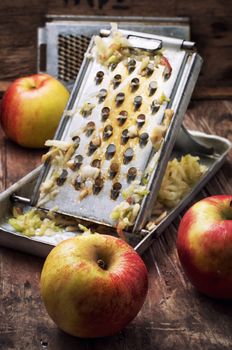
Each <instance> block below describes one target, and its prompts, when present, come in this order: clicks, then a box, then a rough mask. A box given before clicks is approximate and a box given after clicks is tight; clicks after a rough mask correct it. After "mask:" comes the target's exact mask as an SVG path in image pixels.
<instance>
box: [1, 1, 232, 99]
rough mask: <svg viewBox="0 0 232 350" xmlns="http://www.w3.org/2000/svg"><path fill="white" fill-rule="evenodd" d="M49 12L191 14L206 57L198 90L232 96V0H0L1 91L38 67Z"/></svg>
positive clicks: (193, 31)
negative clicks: (40, 41)
mask: <svg viewBox="0 0 232 350" xmlns="http://www.w3.org/2000/svg"><path fill="white" fill-rule="evenodd" d="M47 14H49V15H51V14H55V15H64V14H66V15H103V16H105V15H117V16H126V15H130V16H156V17H160V16H162V17H176V16H179V17H189V18H190V23H191V38H192V40H194V41H196V43H197V47H198V51H199V53H200V54H201V55H202V57H203V59H204V66H203V69H202V72H201V76H200V79H199V87H200V88H201V89H199V90H198V92H199V93H200V92H201V91H202V93H203V94H204V95H205V94H206V92H207V96H209V93H210V92H212V89H213V90H215V92H214V95H217V96H218V97H221V96H224V97H225V96H230V97H231V96H232V63H231V62H232V61H231V57H232V46H231V42H232V21H231V17H232V1H227V0H220V1H219V0H208V1H196V0H189V1H186V0H164V1H162V4H160V2H159V1H157V0H152V1H151V0H143V1H139V0H11V1H8V0H1V1H0V33H1V35H0V53H1V64H0V80H1V82H2V84H0V90H1V89H2V88H4V87H6V84H5V81H6V82H7V81H12V80H13V79H15V78H16V77H19V76H24V75H28V74H32V73H35V72H36V48H37V28H38V27H41V26H43V25H44V23H45V16H46V15H47ZM215 67H216V68H215ZM208 88H210V91H209V92H208V91H207V89H208ZM218 88H220V89H218ZM224 89H225V90H224ZM219 93H220V95H219ZM198 96H199V94H198Z"/></svg>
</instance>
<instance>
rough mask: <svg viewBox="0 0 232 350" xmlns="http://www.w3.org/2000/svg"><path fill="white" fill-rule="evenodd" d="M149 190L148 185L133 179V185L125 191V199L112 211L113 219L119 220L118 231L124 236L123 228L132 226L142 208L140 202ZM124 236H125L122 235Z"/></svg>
mask: <svg viewBox="0 0 232 350" xmlns="http://www.w3.org/2000/svg"><path fill="white" fill-rule="evenodd" d="M148 193H149V191H148V190H147V189H146V186H143V185H140V184H139V181H133V182H132V183H131V185H130V186H129V187H128V188H127V189H126V190H124V191H123V193H122V195H123V198H124V199H125V201H123V202H121V203H120V204H119V205H117V206H116V207H115V208H114V210H113V211H112V213H111V216H110V217H111V219H112V220H113V221H116V222H117V232H118V234H119V235H120V236H122V230H124V229H125V228H127V227H130V226H132V225H133V224H134V223H135V220H136V217H137V215H138V212H139V210H140V203H141V201H142V199H143V197H144V196H146V195H147V194H148ZM122 238H123V237H122Z"/></svg>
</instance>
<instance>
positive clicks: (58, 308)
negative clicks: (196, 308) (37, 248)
mask: <svg viewBox="0 0 232 350" xmlns="http://www.w3.org/2000/svg"><path fill="white" fill-rule="evenodd" d="M99 260H100V261H104V263H106V269H103V268H101V267H100V266H99ZM40 286H41V296H42V300H43V302H44V304H45V307H46V309H47V312H48V314H49V315H50V317H51V318H52V320H53V321H54V322H55V323H56V324H57V326H58V327H59V328H60V329H62V330H63V331H65V332H67V333H69V334H71V335H73V336H77V337H81V338H96V337H105V336H110V335H113V334H115V333H117V332H118V331H120V330H121V329H122V328H124V327H125V326H126V325H127V324H128V323H129V322H130V321H131V320H132V319H133V318H134V317H135V316H136V315H137V313H138V312H139V311H140V309H141V307H142V305H143V303H144V301H145V298H146V294H147V290H148V274H147V269H146V266H145V264H144V262H143V260H142V259H141V258H140V256H139V255H138V254H137V253H136V252H135V251H134V249H133V248H132V247H130V246H129V245H128V244H127V243H126V242H124V241H123V240H121V239H119V238H116V237H113V236H108V235H100V234H98V233H94V234H84V235H82V236H77V237H74V238H70V239H67V240H64V241H63V242H61V243H59V244H58V245H57V246H56V247H55V248H54V249H53V250H52V251H51V252H50V253H49V255H48V257H47V259H46V261H45V263H44V266H43V269H42V273H41V280H40Z"/></svg>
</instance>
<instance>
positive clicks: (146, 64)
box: [139, 56, 150, 74]
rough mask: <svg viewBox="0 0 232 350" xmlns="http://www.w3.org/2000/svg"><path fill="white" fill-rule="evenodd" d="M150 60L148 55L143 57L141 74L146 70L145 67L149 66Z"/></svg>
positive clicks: (140, 68)
mask: <svg viewBox="0 0 232 350" xmlns="http://www.w3.org/2000/svg"><path fill="white" fill-rule="evenodd" d="M149 61H150V58H149V57H148V56H145V57H143V58H142V61H141V64H140V67H139V74H141V73H142V72H143V71H144V69H145V68H146V67H147V66H148V63H149Z"/></svg>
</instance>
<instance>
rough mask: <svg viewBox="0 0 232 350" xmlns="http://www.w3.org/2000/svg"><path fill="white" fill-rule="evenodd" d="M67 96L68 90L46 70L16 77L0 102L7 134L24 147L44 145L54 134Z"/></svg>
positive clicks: (1, 115) (0, 116)
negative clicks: (45, 71)
mask: <svg viewBox="0 0 232 350" xmlns="http://www.w3.org/2000/svg"><path fill="white" fill-rule="evenodd" d="M68 99H69V91H68V90H67V89H66V88H65V87H64V85H63V84H61V83H60V82H59V81H58V80H57V79H55V78H53V77H51V76H50V75H48V74H35V75H31V76H28V77H23V78H19V79H16V80H15V81H14V82H13V83H12V84H11V85H10V86H9V88H8V89H7V91H6V92H5V94H4V96H3V99H2V102H1V106H0V120H1V124H2V128H3V130H4V132H5V134H6V136H7V137H8V138H9V139H11V140H13V141H15V142H16V143H18V144H19V145H21V146H24V147H31V148H41V147H44V143H45V141H46V140H47V139H51V138H53V136H54V134H55V131H56V128H57V126H58V124H59V121H60V118H61V116H62V113H63V111H64V109H65V106H66V103H67V101H68Z"/></svg>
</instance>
